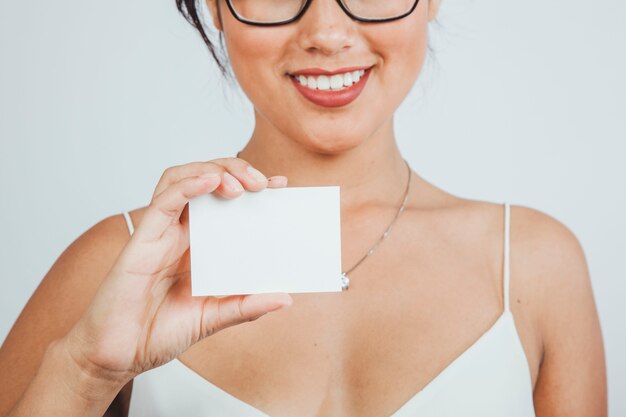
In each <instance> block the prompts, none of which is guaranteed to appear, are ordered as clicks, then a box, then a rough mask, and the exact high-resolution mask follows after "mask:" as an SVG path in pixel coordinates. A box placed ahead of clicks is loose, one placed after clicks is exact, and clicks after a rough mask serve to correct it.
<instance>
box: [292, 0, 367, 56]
mask: <svg viewBox="0 0 626 417" xmlns="http://www.w3.org/2000/svg"><path fill="white" fill-rule="evenodd" d="M297 25H298V35H299V44H300V46H301V47H302V48H303V49H305V50H307V51H309V52H313V53H315V52H319V53H321V54H324V55H335V54H337V53H339V52H341V51H344V50H347V49H349V48H350V47H351V46H352V45H353V44H354V39H355V33H356V25H357V22H356V21H354V20H352V18H350V16H348V15H347V14H346V13H345V12H344V11H343V10H342V9H341V6H340V5H339V3H338V0H313V1H311V4H309V8H308V9H307V11H306V13H304V15H303V16H302V18H300V21H299V22H298V23H297Z"/></svg>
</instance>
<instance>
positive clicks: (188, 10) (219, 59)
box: [176, 0, 228, 75]
mask: <svg viewBox="0 0 626 417" xmlns="http://www.w3.org/2000/svg"><path fill="white" fill-rule="evenodd" d="M199 1H204V0H176V8H177V9H178V11H179V12H180V13H181V14H182V15H183V16H184V17H185V19H186V20H187V21H188V22H189V23H191V25H192V26H193V27H194V28H196V30H197V31H198V33H200V36H201V37H202V40H203V41H204V43H205V44H206V46H207V47H208V48H209V52H210V53H211V56H212V57H213V59H214V60H215V63H216V64H217V66H218V68H219V69H220V71H221V73H222V74H223V75H228V68H227V66H226V63H225V61H226V60H225V58H224V57H223V56H222V55H223V54H222V53H221V52H220V51H219V50H217V49H216V48H215V45H213V43H212V42H211V40H210V39H209V35H208V34H207V32H206V30H205V29H204V24H203V22H202V19H201V18H200V16H199V15H198V2H199ZM221 41H222V37H221V34H220V42H221ZM221 46H222V50H223V49H224V47H223V45H221Z"/></svg>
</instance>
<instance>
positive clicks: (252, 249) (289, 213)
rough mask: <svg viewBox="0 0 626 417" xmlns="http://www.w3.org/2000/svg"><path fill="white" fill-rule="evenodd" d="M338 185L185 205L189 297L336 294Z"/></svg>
mask: <svg viewBox="0 0 626 417" xmlns="http://www.w3.org/2000/svg"><path fill="white" fill-rule="evenodd" d="M340 213H341V210H340V198H339V186H322V187H286V188H266V189H264V190H262V191H259V192H251V191H244V193H243V194H242V195H241V196H239V197H236V198H233V199H225V198H221V197H218V196H215V195H214V194H205V195H201V196H198V197H195V198H193V199H192V200H191V201H190V202H189V233H190V257H191V261H190V262H191V294H192V295H194V296H200V295H230V294H255V293H265V292H288V293H304V292H336V291H341V221H340Z"/></svg>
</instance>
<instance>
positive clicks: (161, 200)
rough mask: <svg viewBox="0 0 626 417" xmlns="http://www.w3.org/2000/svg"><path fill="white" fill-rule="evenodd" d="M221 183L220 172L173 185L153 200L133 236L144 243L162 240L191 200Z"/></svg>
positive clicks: (186, 179)
mask: <svg viewBox="0 0 626 417" xmlns="http://www.w3.org/2000/svg"><path fill="white" fill-rule="evenodd" d="M220 182H221V180H220V173H219V172H208V173H205V174H204V175H202V176H199V177H189V178H184V179H182V180H180V181H178V182H177V183H175V184H173V185H171V186H170V187H168V188H167V189H165V190H164V191H163V192H161V193H160V194H159V195H158V196H156V197H155V198H154V199H153V200H152V202H151V203H150V205H149V206H148V208H147V209H146V212H145V214H144V216H143V219H142V221H141V225H140V227H138V228H137V230H135V234H134V235H133V236H136V238H137V239H139V240H141V241H144V242H148V241H154V240H157V239H160V238H161V236H162V235H163V233H164V232H165V230H166V229H167V228H168V227H169V226H171V225H172V224H174V223H178V222H179V220H180V215H181V213H182V211H183V209H184V208H185V206H186V204H187V203H188V202H189V200H191V199H192V198H194V197H196V196H199V195H201V194H205V193H210V192H212V191H214V190H215V189H216V188H217V187H218V186H219V185H220Z"/></svg>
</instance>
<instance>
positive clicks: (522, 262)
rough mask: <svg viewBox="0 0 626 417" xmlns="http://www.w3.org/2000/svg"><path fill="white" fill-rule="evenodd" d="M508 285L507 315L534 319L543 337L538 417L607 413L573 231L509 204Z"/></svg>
mask: <svg viewBox="0 0 626 417" xmlns="http://www.w3.org/2000/svg"><path fill="white" fill-rule="evenodd" d="M511 288H512V292H511V294H512V295H516V297H515V299H511V304H512V306H511V308H512V310H513V311H514V312H515V308H518V311H521V310H525V311H526V312H527V313H528V314H531V315H532V323H533V325H534V326H535V327H536V334H537V335H538V337H539V338H540V345H541V361H540V368H539V373H538V377H537V381H536V385H535V392H534V398H535V409H536V411H537V415H551V416H566V415H567V416H605V415H606V369H605V358H604V347H603V341H602V333H601V329H600V323H599V319H598V314H597V309H596V304H595V299H594V295H593V289H592V285H591V279H590V276H589V269H588V265H587V260H586V257H585V253H584V250H583V247H582V245H581V243H580V241H579V239H578V238H577V237H576V235H575V234H574V232H573V231H572V230H571V229H570V228H569V227H568V226H566V225H565V224H564V223H563V222H561V221H560V220H558V219H556V218H555V217H553V216H550V215H548V214H546V213H544V212H541V211H539V210H537V209H533V208H530V207H525V206H518V205H512V206H511ZM514 289H516V290H517V291H513V290H514ZM520 298H521V299H522V301H523V302H522V304H521V305H520V304H519V303H518V302H519V299H520Z"/></svg>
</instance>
